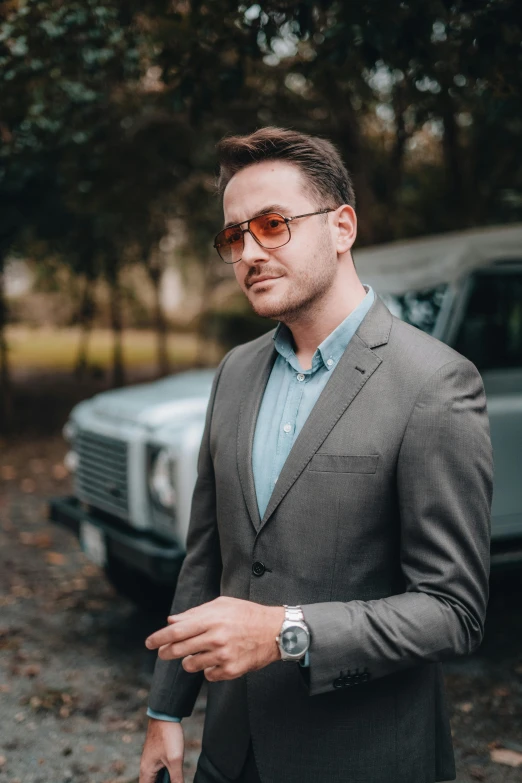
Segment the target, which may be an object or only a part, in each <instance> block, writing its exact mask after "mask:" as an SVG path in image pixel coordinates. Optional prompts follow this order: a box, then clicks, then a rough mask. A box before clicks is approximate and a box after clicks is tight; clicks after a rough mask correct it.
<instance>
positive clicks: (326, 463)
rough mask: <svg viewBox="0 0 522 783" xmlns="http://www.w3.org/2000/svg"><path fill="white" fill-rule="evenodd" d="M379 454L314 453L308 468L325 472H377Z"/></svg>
mask: <svg viewBox="0 0 522 783" xmlns="http://www.w3.org/2000/svg"><path fill="white" fill-rule="evenodd" d="M378 461H379V455H378V454H322V453H321V452H318V453H317V454H314V456H313V457H312V459H311V460H310V463H309V465H308V470H316V471H320V472H325V473H375V471H376V470H377V462H378Z"/></svg>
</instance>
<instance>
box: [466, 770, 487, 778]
mask: <svg viewBox="0 0 522 783" xmlns="http://www.w3.org/2000/svg"><path fill="white" fill-rule="evenodd" d="M469 774H470V775H471V777H472V778H473V780H485V779H486V773H485V771H484V770H483V769H481V768H480V767H470V768H469Z"/></svg>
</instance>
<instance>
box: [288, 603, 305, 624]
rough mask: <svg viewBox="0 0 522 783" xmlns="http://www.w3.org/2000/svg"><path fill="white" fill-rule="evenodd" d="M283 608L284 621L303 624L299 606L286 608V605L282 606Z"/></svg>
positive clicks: (302, 615) (301, 611)
mask: <svg viewBox="0 0 522 783" xmlns="http://www.w3.org/2000/svg"><path fill="white" fill-rule="evenodd" d="M283 606H284V608H285V610H286V611H285V620H290V622H292V623H296V622H301V623H303V622H304V614H303V610H302V609H301V607H300V606H288V605H287V604H283Z"/></svg>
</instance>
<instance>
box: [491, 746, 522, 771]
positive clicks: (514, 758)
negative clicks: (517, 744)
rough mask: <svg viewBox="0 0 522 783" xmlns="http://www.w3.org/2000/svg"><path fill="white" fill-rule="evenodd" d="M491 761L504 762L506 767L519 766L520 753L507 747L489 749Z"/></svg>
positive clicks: (521, 761)
mask: <svg viewBox="0 0 522 783" xmlns="http://www.w3.org/2000/svg"><path fill="white" fill-rule="evenodd" d="M490 755H491V761H495V762H496V763H497V764H506V765H507V766H508V767H520V766H521V765H522V753H517V751H516V750H508V749H507V748H495V749H494V750H492V751H491V754H490Z"/></svg>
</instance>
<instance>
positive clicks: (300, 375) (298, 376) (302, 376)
mask: <svg viewBox="0 0 522 783" xmlns="http://www.w3.org/2000/svg"><path fill="white" fill-rule="evenodd" d="M297 380H298V381H304V375H303V373H302V372H300V373H298V374H297Z"/></svg>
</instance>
